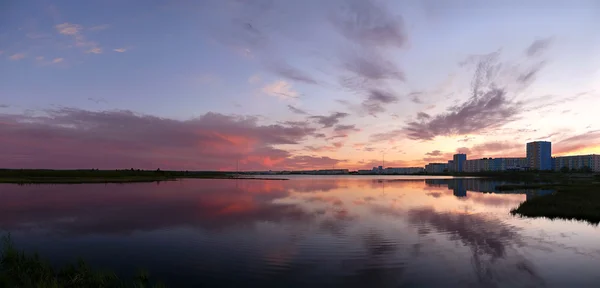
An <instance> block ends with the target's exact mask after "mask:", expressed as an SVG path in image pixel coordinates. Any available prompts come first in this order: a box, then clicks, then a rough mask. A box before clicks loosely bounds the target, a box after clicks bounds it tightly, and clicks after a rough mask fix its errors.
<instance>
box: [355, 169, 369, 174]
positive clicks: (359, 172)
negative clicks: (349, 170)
mask: <svg viewBox="0 0 600 288" xmlns="http://www.w3.org/2000/svg"><path fill="white" fill-rule="evenodd" d="M356 172H357V173H358V174H362V175H365V174H373V170H358V171H356Z"/></svg>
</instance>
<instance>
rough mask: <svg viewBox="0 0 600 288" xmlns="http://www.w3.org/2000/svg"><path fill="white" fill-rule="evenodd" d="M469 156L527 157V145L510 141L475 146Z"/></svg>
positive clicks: (470, 149)
mask: <svg viewBox="0 0 600 288" xmlns="http://www.w3.org/2000/svg"><path fill="white" fill-rule="evenodd" d="M468 153H469V154H472V155H473V157H490V156H503V157H510V156H520V157H524V156H525V144H523V143H518V142H509V141H490V142H484V143H480V144H476V145H473V146H472V147H471V148H469V151H468Z"/></svg>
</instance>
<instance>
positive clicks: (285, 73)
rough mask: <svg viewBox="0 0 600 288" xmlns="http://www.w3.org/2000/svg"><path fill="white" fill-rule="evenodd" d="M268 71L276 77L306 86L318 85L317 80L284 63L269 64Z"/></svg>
mask: <svg viewBox="0 0 600 288" xmlns="http://www.w3.org/2000/svg"><path fill="white" fill-rule="evenodd" d="M269 67H270V69H271V70H272V71H273V72H275V73H276V74H277V75H279V76H281V77H284V78H286V79H288V80H292V81H297V82H303V83H306V84H318V82H317V80H315V79H314V78H312V77H311V76H310V75H308V74H306V73H304V72H302V71H300V70H298V69H297V68H294V67H292V66H290V65H289V64H287V63H285V62H281V63H277V64H271V65H270V66H269Z"/></svg>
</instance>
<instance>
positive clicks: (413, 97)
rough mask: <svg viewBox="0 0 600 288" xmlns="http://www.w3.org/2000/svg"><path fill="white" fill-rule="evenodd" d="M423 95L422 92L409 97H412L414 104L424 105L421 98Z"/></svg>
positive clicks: (413, 93) (411, 94)
mask: <svg viewBox="0 0 600 288" xmlns="http://www.w3.org/2000/svg"><path fill="white" fill-rule="evenodd" d="M422 94H423V93H421V92H412V93H410V94H408V97H410V101H412V102H413V103H416V104H423V100H421V98H420V96H421V95H422Z"/></svg>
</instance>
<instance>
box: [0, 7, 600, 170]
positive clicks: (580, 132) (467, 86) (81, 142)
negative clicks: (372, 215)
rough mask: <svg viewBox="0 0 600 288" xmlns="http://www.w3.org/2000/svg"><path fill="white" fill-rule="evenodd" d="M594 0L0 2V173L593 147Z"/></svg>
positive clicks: (252, 166)
mask: <svg viewBox="0 0 600 288" xmlns="http://www.w3.org/2000/svg"><path fill="white" fill-rule="evenodd" d="M598 31H600V2H598V1H594V0H589V1H583V0H581V1H578V0H573V1H537V0H532V1H512V0H507V1H476V0H472V1H467V0H464V1H434V0H426V1H393V0H388V1H386V0H329V1H320V0H306V1H295V0H254V1H244V0H203V1H191V0H173V1H159V0H152V1H150V0H148V1H141V0H138V1H133V0H132V1H116V0H108V1H91V0H90V1H51V0H38V1H30V0H24V1H16V0H14V1H11V0H9V1H2V2H1V3H0V167H4V168H54V169H70V168H85V169H87V168H98V169H120V168H139V169H157V168H161V169H163V170H164V169H177V170H179V169H181V170H234V169H238V167H239V169H240V170H243V171H247V170H286V169H331V168H336V169H341V168H347V169H370V168H372V167H373V166H378V165H382V162H383V161H385V164H384V165H385V166H391V167H409V166H422V165H424V164H427V163H430V162H446V161H447V160H448V159H450V158H451V155H452V154H454V153H456V152H464V153H467V154H468V155H467V157H468V158H469V159H477V158H482V157H524V156H525V144H526V143H527V142H529V141H535V140H545V141H552V145H553V147H552V148H553V155H555V156H558V155H577V154H593V153H597V154H598V153H600V121H599V120H600V116H598V112H599V111H598V107H600V53H598V52H599V51H600V33H599V32H598Z"/></svg>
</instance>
